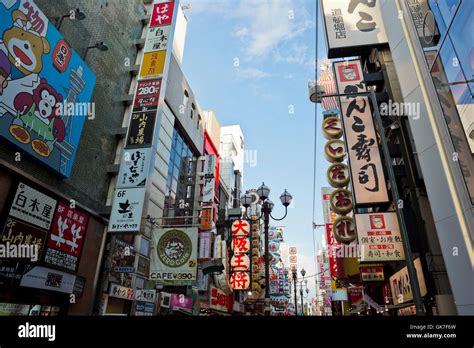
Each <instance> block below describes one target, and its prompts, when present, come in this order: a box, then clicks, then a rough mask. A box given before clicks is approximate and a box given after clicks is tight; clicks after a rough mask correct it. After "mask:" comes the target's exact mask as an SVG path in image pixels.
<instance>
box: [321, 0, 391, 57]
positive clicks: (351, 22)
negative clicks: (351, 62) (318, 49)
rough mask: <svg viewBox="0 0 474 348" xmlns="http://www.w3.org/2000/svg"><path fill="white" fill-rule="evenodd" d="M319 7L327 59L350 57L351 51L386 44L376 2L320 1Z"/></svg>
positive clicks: (378, 4)
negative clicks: (322, 20)
mask: <svg viewBox="0 0 474 348" xmlns="http://www.w3.org/2000/svg"><path fill="white" fill-rule="evenodd" d="M321 7H322V12H323V17H324V27H325V33H326V44H327V47H328V58H339V57H347V56H354V55H355V54H354V48H357V47H365V46H371V47H372V46H376V45H381V44H386V43H387V42H388V41H387V35H386V33H385V28H384V25H383V19H382V13H381V9H380V1H378V0H371V1H367V0H366V1H349V0H322V1H321ZM351 53H352V54H351Z"/></svg>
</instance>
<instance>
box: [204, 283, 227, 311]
mask: <svg viewBox="0 0 474 348" xmlns="http://www.w3.org/2000/svg"><path fill="white" fill-rule="evenodd" d="M210 289H211V291H210V298H209V308H212V309H216V310H218V311H222V312H229V308H232V305H233V302H232V296H228V295H226V294H225V293H224V292H223V291H222V290H220V289H218V288H216V287H214V286H212V285H211V287H210Z"/></svg>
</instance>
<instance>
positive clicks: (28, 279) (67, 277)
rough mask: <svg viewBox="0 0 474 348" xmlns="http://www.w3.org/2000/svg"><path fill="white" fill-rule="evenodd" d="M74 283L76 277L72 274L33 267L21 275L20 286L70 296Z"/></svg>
mask: <svg viewBox="0 0 474 348" xmlns="http://www.w3.org/2000/svg"><path fill="white" fill-rule="evenodd" d="M75 282H76V276H75V275H73V274H69V273H65V272H61V271H57V270H54V269H51V268H46V267H40V266H35V267H33V269H31V270H30V271H28V272H27V273H26V274H25V275H23V277H22V278H21V281H20V286H24V287H28V288H36V289H44V290H51V291H56V292H63V293H67V294H72V293H74V285H75Z"/></svg>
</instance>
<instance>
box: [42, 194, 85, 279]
mask: <svg viewBox="0 0 474 348" xmlns="http://www.w3.org/2000/svg"><path fill="white" fill-rule="evenodd" d="M88 221H89V216H88V215H87V214H85V213H82V212H80V211H78V210H77V209H72V208H70V206H69V205H67V204H64V203H62V202H59V203H58V208H57V210H56V214H55V216H54V221H53V228H52V229H51V233H50V235H49V238H48V248H47V250H46V255H45V257H44V262H45V263H48V264H50V265H53V266H56V267H60V268H63V269H65V270H67V271H72V272H76V271H77V268H78V267H79V257H80V256H81V252H82V245H83V244H84V239H85V234H86V230H87V223H88Z"/></svg>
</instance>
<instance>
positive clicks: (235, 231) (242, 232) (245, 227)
mask: <svg viewBox="0 0 474 348" xmlns="http://www.w3.org/2000/svg"><path fill="white" fill-rule="evenodd" d="M249 232H250V224H249V223H248V222H247V221H245V220H235V221H234V222H233V223H232V236H233V237H235V236H248V235H249Z"/></svg>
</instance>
